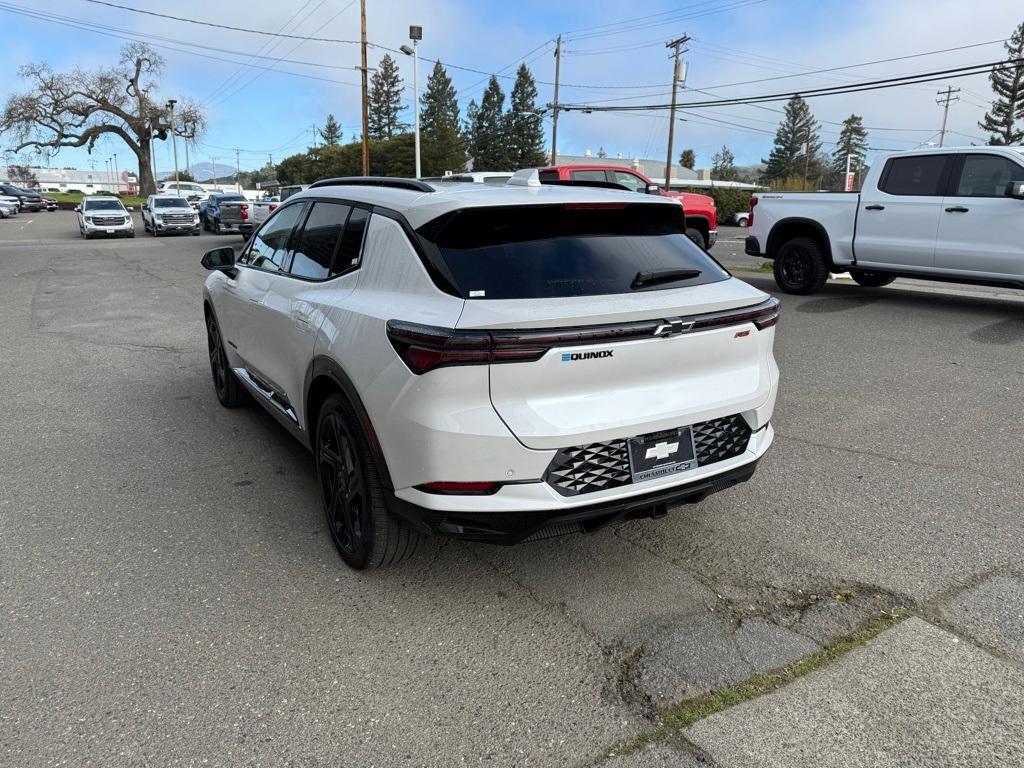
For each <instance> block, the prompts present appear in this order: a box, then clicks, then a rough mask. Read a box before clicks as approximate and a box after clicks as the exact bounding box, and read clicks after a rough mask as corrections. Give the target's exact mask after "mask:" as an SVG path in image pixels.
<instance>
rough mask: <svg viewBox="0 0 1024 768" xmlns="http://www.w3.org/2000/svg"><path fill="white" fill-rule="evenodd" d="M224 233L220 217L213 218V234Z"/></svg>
mask: <svg viewBox="0 0 1024 768" xmlns="http://www.w3.org/2000/svg"><path fill="white" fill-rule="evenodd" d="M222 233H223V230H222V229H221V228H220V219H214V220H213V234H215V235H219V234H222Z"/></svg>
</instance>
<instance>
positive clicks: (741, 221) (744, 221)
mask: <svg viewBox="0 0 1024 768" xmlns="http://www.w3.org/2000/svg"><path fill="white" fill-rule="evenodd" d="M749 223H750V222H749V219H743V218H740V219H736V225H737V226H739V227H745V226H747V225H748V224H749Z"/></svg>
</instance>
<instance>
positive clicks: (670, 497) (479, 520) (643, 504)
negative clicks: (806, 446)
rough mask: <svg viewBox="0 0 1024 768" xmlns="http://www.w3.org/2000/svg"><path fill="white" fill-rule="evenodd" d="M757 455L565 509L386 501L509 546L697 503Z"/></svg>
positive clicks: (426, 526)
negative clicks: (666, 484) (689, 478)
mask: <svg viewBox="0 0 1024 768" xmlns="http://www.w3.org/2000/svg"><path fill="white" fill-rule="evenodd" d="M759 460H760V457H758V458H755V459H753V460H751V461H748V462H746V463H744V464H741V465H739V466H735V467H732V468H731V469H727V470H725V471H723V472H720V473H717V474H714V475H710V476H706V477H703V478H700V479H698V480H695V481H693V482H691V483H686V484H683V485H677V486H674V487H670V488H663V489H660V490H655V491H652V492H650V493H646V494H642V495H639V496H630V497H628V498H620V499H615V500H612V501H605V502H598V503H595V504H590V505H586V506H579V507H573V508H571V509H568V510H567V509H565V508H562V509H548V510H531V511H523V512H500V513H496V512H485V511H460V512H446V511H439V510H433V509H425V508H423V507H420V506H418V505H416V504H413V503H411V502H409V501H406V500H404V499H400V498H398V497H397V496H396V495H395V494H394V493H391V492H388V493H387V496H386V503H387V506H388V509H389V510H390V511H391V512H392V513H393V514H396V515H398V516H399V517H401V518H403V519H405V520H406V521H408V522H409V523H410V524H412V525H413V526H414V527H416V528H418V529H420V530H423V531H429V532H431V533H435V534H438V535H441V536H447V537H452V538H459V539H464V540H467V541H481V542H488V543H491V544H504V545H512V544H518V543H520V542H524V541H540V540H543V539H549V538H554V537H556V536H562V535H566V534H572V533H589V532H591V531H595V530H597V529H599V528H602V527H603V526H605V525H608V524H609V523H613V522H616V521H619V520H628V519H635V518H644V517H663V516H664V515H666V514H668V510H669V507H671V506H675V505H679V504H696V503H698V502H700V501H703V500H704V499H705V498H707V497H708V496H710V495H711V494H713V493H718V492H719V491H724V490H726V489H727V488H731V487H732V486H734V485H738V484H739V483H742V482H746V481H747V480H749V479H750V478H751V476H753V474H754V471H755V470H756V469H757V464H758V461H759Z"/></svg>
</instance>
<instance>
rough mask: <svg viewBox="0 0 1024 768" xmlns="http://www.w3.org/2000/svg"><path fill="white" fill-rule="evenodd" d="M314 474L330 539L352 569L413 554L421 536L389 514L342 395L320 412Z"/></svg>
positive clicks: (374, 467) (355, 421)
mask: <svg viewBox="0 0 1024 768" xmlns="http://www.w3.org/2000/svg"><path fill="white" fill-rule="evenodd" d="M316 475H317V482H318V485H319V487H320V500H321V503H322V505H323V509H324V514H325V515H326V517H327V527H328V530H329V531H330V534H331V540H332V541H333V542H334V546H335V548H336V549H337V550H338V554H339V555H341V559H342V560H344V561H345V563H346V564H347V565H348V566H349V567H350V568H354V569H355V570H357V571H363V570H374V569H376V568H381V567H383V566H386V565H392V564H394V563H399V562H401V561H402V560H405V559H406V558H407V557H409V556H410V555H412V554H413V552H415V551H416V547H417V546H418V544H419V540H420V533H419V531H415V530H413V529H412V528H410V527H409V526H408V525H407V524H406V523H405V522H404V521H402V520H399V519H398V518H396V517H394V516H392V515H391V514H390V513H389V512H388V510H387V507H386V506H385V504H384V490H383V487H382V486H381V482H380V477H379V475H378V472H377V465H376V462H375V460H374V458H373V454H372V453H371V452H370V447H369V443H368V441H367V439H366V435H365V434H364V432H363V429H362V427H361V426H360V423H359V420H358V418H356V414H355V412H354V411H353V409H352V407H351V406H350V405H349V404H348V402H347V401H346V400H345V399H344V398H343V397H341V396H340V395H331V396H330V397H328V398H327V400H326V401H324V404H323V407H322V408H321V409H320V416H319V418H318V419H317V431H316Z"/></svg>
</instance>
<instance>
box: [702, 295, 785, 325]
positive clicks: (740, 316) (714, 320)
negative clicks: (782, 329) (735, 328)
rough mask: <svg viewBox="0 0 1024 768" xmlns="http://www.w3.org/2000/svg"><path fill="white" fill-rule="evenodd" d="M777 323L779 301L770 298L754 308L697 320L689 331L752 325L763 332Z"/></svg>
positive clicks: (745, 308)
mask: <svg viewBox="0 0 1024 768" xmlns="http://www.w3.org/2000/svg"><path fill="white" fill-rule="evenodd" d="M777 322H779V300H778V299H776V298H771V299H768V301H766V302H764V303H762V304H758V305H757V306H756V307H744V308H743V309H738V310H736V311H735V312H722V313H720V314H716V315H711V316H709V317H704V318H698V319H697V320H695V321H694V323H693V327H692V328H691V330H694V331H703V330H706V329H708V328H721V327H722V326H727V325H740V324H741V323H753V324H754V325H755V326H756V327H757V329H758V330H759V331H763V330H764V329H765V328H770V327H771V326H773V325H775V324H776V323H777Z"/></svg>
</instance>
